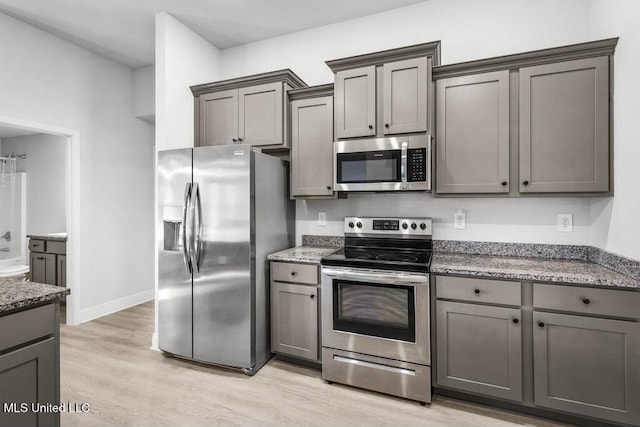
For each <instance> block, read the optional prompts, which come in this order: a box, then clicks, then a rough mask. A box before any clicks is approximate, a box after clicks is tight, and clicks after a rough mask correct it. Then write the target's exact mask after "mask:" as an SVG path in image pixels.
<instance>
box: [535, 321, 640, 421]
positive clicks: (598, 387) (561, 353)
mask: <svg viewBox="0 0 640 427" xmlns="http://www.w3.org/2000/svg"><path fill="white" fill-rule="evenodd" d="M533 316H534V326H533V328H534V331H533V339H534V373H535V378H534V388H535V404H536V406H541V407H545V408H551V409H558V410H562V411H567V412H571V413H577V414H581V415H585V416H590V417H596V418H602V419H606V420H610V421H614V422H618V423H625V424H631V425H638V424H639V423H640V323H637V322H633V321H620V320H610V319H600V318H590V317H584V316H572V315H565V314H555V313H540V312H534V315H533Z"/></svg>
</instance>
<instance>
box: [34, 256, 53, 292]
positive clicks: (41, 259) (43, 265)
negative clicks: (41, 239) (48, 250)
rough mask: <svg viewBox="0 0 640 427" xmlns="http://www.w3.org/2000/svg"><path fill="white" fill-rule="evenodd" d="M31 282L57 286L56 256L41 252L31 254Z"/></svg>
mask: <svg viewBox="0 0 640 427" xmlns="http://www.w3.org/2000/svg"><path fill="white" fill-rule="evenodd" d="M30 258H31V260H30V261H31V262H30V265H29V267H30V270H31V281H32V282H38V283H46V284H47V285H55V284H56V256H55V255H53V254H43V253H40V252H31V257H30Z"/></svg>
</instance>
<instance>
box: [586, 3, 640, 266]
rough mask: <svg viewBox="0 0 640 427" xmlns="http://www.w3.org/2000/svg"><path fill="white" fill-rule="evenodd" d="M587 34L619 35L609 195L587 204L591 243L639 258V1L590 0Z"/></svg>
mask: <svg viewBox="0 0 640 427" xmlns="http://www.w3.org/2000/svg"><path fill="white" fill-rule="evenodd" d="M591 18H592V20H591V37H592V38H594V39H598V38H606V37H617V36H619V37H620V40H619V42H618V46H617V48H616V53H615V57H614V84H615V89H614V92H615V94H614V95H615V96H614V121H613V124H614V128H613V130H614V162H615V164H614V182H615V196H614V197H613V198H606V199H596V200H594V203H593V205H592V210H591V216H592V220H593V243H594V244H595V245H596V246H599V247H601V248H604V249H606V250H608V251H612V252H615V253H618V254H621V255H625V256H628V257H630V258H634V259H638V260H640V245H638V239H640V221H639V220H638V219H639V218H640V180H639V179H638V161H639V160H640V143H639V141H638V118H639V117H640V102H639V101H638V100H640V85H639V84H638V70H640V56H639V55H638V53H639V52H640V2H638V1H637V0H618V1H607V0H593V1H592V9H591Z"/></svg>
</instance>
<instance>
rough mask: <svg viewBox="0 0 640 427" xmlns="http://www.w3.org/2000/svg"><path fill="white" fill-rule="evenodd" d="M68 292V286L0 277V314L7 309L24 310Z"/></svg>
mask: <svg viewBox="0 0 640 427" xmlns="http://www.w3.org/2000/svg"><path fill="white" fill-rule="evenodd" d="M69 293H70V290H69V289H68V288H62V287H60V286H51V285H45V284H42V283H35V282H23V281H22V280H19V279H0V316H1V315H3V314H4V313H6V312H9V311H14V310H18V309H23V310H25V309H28V308H30V307H31V306H34V305H37V304H41V303H43V302H47V301H52V300H55V299H57V298H60V297H62V296H64V295H68V294H69Z"/></svg>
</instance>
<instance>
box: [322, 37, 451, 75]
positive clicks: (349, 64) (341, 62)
mask: <svg viewBox="0 0 640 427" xmlns="http://www.w3.org/2000/svg"><path fill="white" fill-rule="evenodd" d="M425 56H426V57H429V58H431V61H432V64H433V65H438V64H440V40H438V41H433V42H428V43H421V44H415V45H412V46H405V47H400V48H396V49H388V50H382V51H379V52H373V53H366V54H363V55H356V56H350V57H348V58H341V59H333V60H330V61H326V62H325V63H326V64H327V66H329V68H331V71H333V72H334V73H336V72H338V71H343V70H349V69H352V68H359V67H366V66H370V65H374V66H375V65H382V64H384V63H387V62H395V61H400V60H403V59H412V58H420V57H425Z"/></svg>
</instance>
